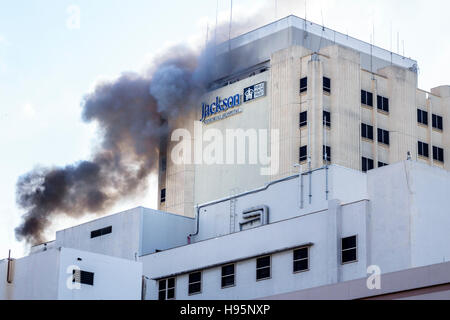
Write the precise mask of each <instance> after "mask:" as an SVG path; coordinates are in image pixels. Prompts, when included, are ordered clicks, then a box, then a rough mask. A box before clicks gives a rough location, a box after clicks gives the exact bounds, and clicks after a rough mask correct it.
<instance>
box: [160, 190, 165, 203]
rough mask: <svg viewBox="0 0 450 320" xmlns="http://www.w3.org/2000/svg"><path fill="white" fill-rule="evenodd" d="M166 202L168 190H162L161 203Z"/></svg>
mask: <svg viewBox="0 0 450 320" xmlns="http://www.w3.org/2000/svg"><path fill="white" fill-rule="evenodd" d="M163 202H166V189H161V203H163Z"/></svg>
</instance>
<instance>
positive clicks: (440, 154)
mask: <svg viewBox="0 0 450 320" xmlns="http://www.w3.org/2000/svg"><path fill="white" fill-rule="evenodd" d="M433 159H434V160H437V161H440V162H444V149H442V148H439V147H433Z"/></svg>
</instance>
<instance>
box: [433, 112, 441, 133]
mask: <svg viewBox="0 0 450 320" xmlns="http://www.w3.org/2000/svg"><path fill="white" fill-rule="evenodd" d="M432 118H433V119H432V121H433V128H435V129H439V130H443V125H442V117H441V116H438V115H435V114H433V116H432Z"/></svg>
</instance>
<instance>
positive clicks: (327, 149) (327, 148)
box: [322, 145, 331, 162]
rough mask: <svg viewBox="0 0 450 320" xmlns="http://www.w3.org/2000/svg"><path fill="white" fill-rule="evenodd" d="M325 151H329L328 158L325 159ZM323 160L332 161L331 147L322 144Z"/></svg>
mask: <svg viewBox="0 0 450 320" xmlns="http://www.w3.org/2000/svg"><path fill="white" fill-rule="evenodd" d="M325 151H326V153H327V158H326V159H325ZM322 160H323V161H326V162H331V147H330V146H325V145H322Z"/></svg>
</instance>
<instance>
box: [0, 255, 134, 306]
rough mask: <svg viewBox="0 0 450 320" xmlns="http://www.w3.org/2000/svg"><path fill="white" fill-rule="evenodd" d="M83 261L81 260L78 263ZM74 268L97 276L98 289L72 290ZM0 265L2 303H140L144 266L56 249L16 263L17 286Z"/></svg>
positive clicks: (4, 263)
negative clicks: (52, 301)
mask: <svg viewBox="0 0 450 320" xmlns="http://www.w3.org/2000/svg"><path fill="white" fill-rule="evenodd" d="M78 259H81V260H78ZM73 266H78V267H79V268H80V269H81V270H83V271H89V272H93V273H94V285H93V286H90V285H84V284H82V285H81V288H80V289H79V290H71V289H69V287H68V286H67V281H69V283H72V270H73ZM6 270H7V261H6V260H2V261H1V262H0V276H1V280H0V300H9V299H14V300H46V299H49V300H56V299H63V300H95V299H102V300H107V299H120V300H129V299H140V298H141V279H142V264H141V263H140V262H135V261H130V260H126V259H120V258H115V257H111V256H106V255H100V254H96V253H91V252H86V251H80V250H75V249H69V248H54V249H50V250H47V251H44V252H39V253H35V254H31V255H29V256H27V257H24V258H21V259H18V260H15V261H14V276H13V282H12V283H11V284H8V283H7V282H6Z"/></svg>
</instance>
